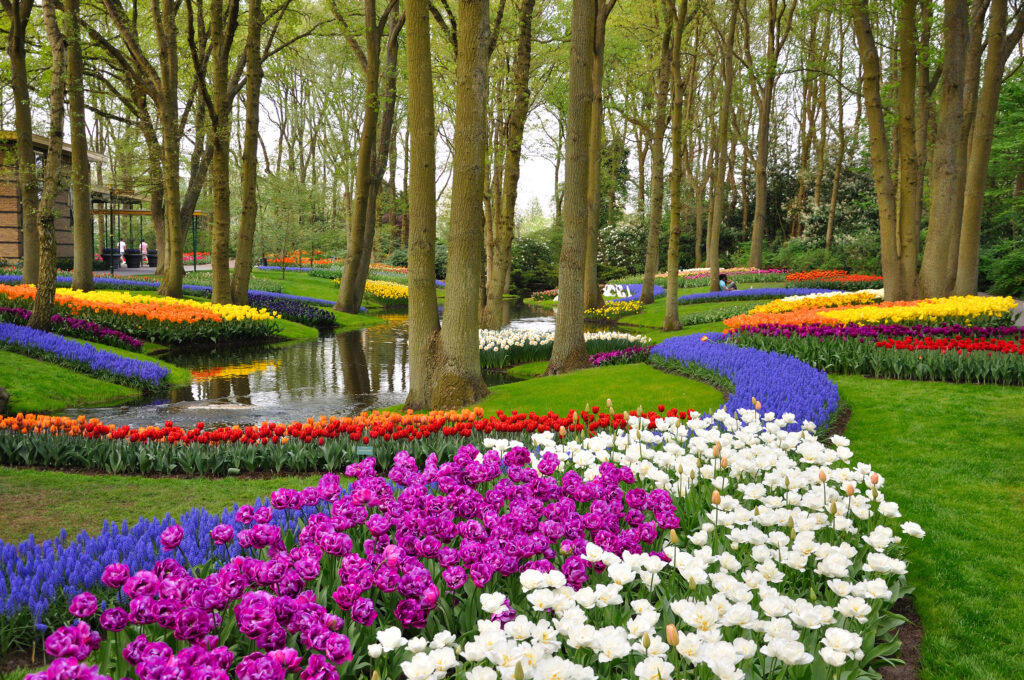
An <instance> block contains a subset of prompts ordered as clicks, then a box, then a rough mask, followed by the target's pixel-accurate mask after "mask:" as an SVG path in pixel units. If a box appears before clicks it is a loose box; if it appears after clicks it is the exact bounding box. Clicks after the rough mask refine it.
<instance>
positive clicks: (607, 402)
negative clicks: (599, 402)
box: [605, 397, 612, 411]
mask: <svg viewBox="0 0 1024 680" xmlns="http://www.w3.org/2000/svg"><path fill="white" fill-rule="evenodd" d="M605 403H606V404H608V410H609V411H611V410H612V400H611V397H609V398H608V401H606V402H605Z"/></svg>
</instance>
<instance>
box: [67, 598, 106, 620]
mask: <svg viewBox="0 0 1024 680" xmlns="http://www.w3.org/2000/svg"><path fill="white" fill-rule="evenodd" d="M98 603H99V600H97V599H96V596H95V595H93V594H92V593H79V594H78V595H75V596H74V597H73V598H71V604H70V606H68V611H69V612H71V615H72V616H77V617H78V618H80V619H85V618H88V617H90V616H92V615H93V614H95V613H96V605H97V604H98Z"/></svg>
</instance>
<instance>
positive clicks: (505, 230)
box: [482, 0, 535, 330]
mask: <svg viewBox="0 0 1024 680" xmlns="http://www.w3.org/2000/svg"><path fill="white" fill-rule="evenodd" d="M534 6H535V0H523V4H522V6H521V7H520V8H519V37H518V40H517V43H516V56H515V62H514V65H513V67H512V110H511V111H510V112H509V115H508V120H507V121H506V123H505V133H504V134H503V137H504V146H505V159H504V163H503V164H502V166H503V172H504V177H503V178H502V181H501V184H502V190H501V192H500V200H499V202H498V205H497V206H496V208H497V210H496V212H497V215H496V219H495V221H494V224H493V243H492V247H491V253H492V256H491V258H490V259H491V262H490V267H489V269H488V272H487V293H486V299H485V300H484V309H483V314H482V320H483V325H484V327H485V328H491V329H495V330H496V329H499V328H501V327H502V325H503V324H502V322H503V320H504V319H503V318H502V312H503V310H504V304H503V298H504V293H505V281H506V280H507V279H508V277H509V273H510V271H511V262H512V236H513V232H514V228H515V217H516V215H515V212H516V198H517V196H518V186H519V171H520V160H521V159H522V152H523V129H524V128H525V127H526V116H527V114H528V113H529V111H530V53H531V51H532V47H533V9H534Z"/></svg>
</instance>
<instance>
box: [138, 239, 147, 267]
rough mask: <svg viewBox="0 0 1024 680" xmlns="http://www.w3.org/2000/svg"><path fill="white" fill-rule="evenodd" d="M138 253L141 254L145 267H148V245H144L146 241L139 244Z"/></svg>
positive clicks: (143, 240)
mask: <svg viewBox="0 0 1024 680" xmlns="http://www.w3.org/2000/svg"><path fill="white" fill-rule="evenodd" d="M139 252H140V253H142V256H143V257H144V258H146V266H147V267H148V266H149V244H148V243H146V239H142V241H140V242H139Z"/></svg>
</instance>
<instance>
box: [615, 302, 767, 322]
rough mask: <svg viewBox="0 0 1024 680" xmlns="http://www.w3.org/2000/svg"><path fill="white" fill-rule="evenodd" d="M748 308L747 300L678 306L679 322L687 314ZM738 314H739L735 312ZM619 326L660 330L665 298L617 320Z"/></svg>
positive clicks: (663, 316) (663, 318)
mask: <svg viewBox="0 0 1024 680" xmlns="http://www.w3.org/2000/svg"><path fill="white" fill-rule="evenodd" d="M749 306H750V301H749V300H730V301H728V302H700V303H697V304H692V305H679V320H680V321H681V322H682V321H683V320H684V318H685V317H686V316H687V315H688V314H701V313H706V312H710V311H712V310H715V309H722V308H729V307H736V308H737V309H745V308H748V307H749ZM737 313H739V312H737ZM619 323H620V324H629V325H633V326H645V327H647V328H661V327H662V325H663V324H664V323H665V298H661V299H659V300H655V301H654V302H652V303H651V304H649V305H646V306H644V309H643V311H642V312H640V313H639V314H630V315H629V316H623V317H620V318H619Z"/></svg>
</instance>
